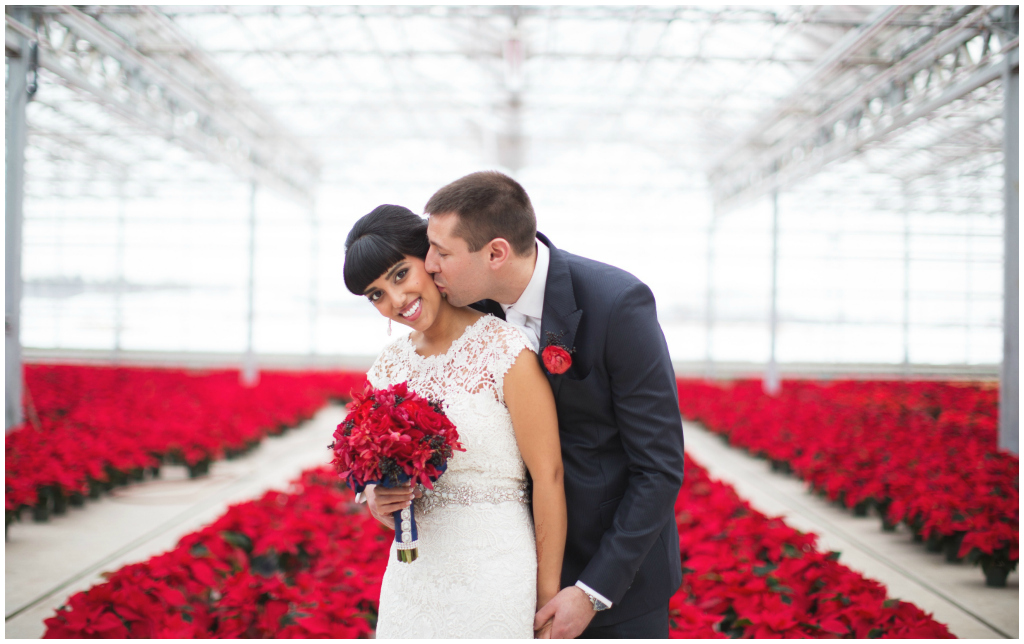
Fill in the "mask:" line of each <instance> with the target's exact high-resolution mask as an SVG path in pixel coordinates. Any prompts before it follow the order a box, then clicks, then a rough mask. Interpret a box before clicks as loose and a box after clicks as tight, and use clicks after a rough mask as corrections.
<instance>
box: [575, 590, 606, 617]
mask: <svg viewBox="0 0 1024 644" xmlns="http://www.w3.org/2000/svg"><path fill="white" fill-rule="evenodd" d="M576 587H577V588H579V589H580V590H582V591H583V594H584V595H586V596H587V599H589V600H590V604H591V606H593V607H594V612H597V611H602V610H608V609H609V608H611V607H610V606H609V605H608V604H606V603H604V601H603V600H601V599H600V598H598V597H597V596H596V595H594V593H592V592H590V591H589V590H588V589H586V588H582V587H580V586H579V585H577V586H576Z"/></svg>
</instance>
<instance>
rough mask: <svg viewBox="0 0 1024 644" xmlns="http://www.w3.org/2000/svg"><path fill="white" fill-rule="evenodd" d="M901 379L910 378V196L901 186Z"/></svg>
mask: <svg viewBox="0 0 1024 644" xmlns="http://www.w3.org/2000/svg"><path fill="white" fill-rule="evenodd" d="M903 377H904V378H909V377H910V194H909V190H908V188H907V186H906V185H904V186H903Z"/></svg>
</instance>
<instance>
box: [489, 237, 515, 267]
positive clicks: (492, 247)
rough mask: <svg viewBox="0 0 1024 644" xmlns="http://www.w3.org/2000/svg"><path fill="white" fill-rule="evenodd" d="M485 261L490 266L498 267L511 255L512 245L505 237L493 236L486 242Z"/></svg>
mask: <svg viewBox="0 0 1024 644" xmlns="http://www.w3.org/2000/svg"><path fill="white" fill-rule="evenodd" d="M486 250H487V263H488V264H489V265H490V267H491V268H500V267H502V266H504V264H505V262H507V261H508V260H509V258H511V257H512V245H511V244H509V243H508V240H507V239H504V238H502V237H495V238H494V239H492V240H491V241H489V242H487V246H486Z"/></svg>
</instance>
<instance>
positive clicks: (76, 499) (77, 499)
mask: <svg viewBox="0 0 1024 644" xmlns="http://www.w3.org/2000/svg"><path fill="white" fill-rule="evenodd" d="M68 505H70V506H71V507H73V508H80V507H82V506H84V505H85V495H84V494H82V493H81V492H72V493H71V494H70V495H68Z"/></svg>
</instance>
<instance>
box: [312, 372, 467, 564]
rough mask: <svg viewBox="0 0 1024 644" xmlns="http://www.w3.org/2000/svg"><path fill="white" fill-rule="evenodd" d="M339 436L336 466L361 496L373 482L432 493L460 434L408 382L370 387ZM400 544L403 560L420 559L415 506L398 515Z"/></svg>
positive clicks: (457, 447) (353, 405) (358, 398)
mask: <svg viewBox="0 0 1024 644" xmlns="http://www.w3.org/2000/svg"><path fill="white" fill-rule="evenodd" d="M348 410H349V411H348V415H347V416H346V417H345V420H344V421H342V422H341V424H340V425H338V429H337V430H336V431H335V432H334V443H333V444H332V445H331V448H332V449H333V450H334V461H333V463H334V466H335V467H336V468H337V470H338V475H339V476H341V478H343V479H346V480H347V481H348V483H349V485H350V486H351V487H352V489H354V490H355V491H357V492H361V491H363V489H364V488H365V487H366V486H367V485H369V484H371V483H374V484H377V485H381V486H383V487H395V486H397V485H404V484H406V483H410V482H412V483H420V484H422V485H423V486H424V487H426V488H428V489H433V487H434V486H433V481H436V480H437V478H438V477H439V476H441V474H443V473H444V471H445V470H446V469H447V468H448V459H449V458H450V457H451V455H452V453H453V452H454V451H456V450H458V451H465V450H464V449H463V447H462V444H461V443H459V432H458V431H457V430H456V429H455V425H453V424H452V423H451V421H450V420H448V416H446V415H445V413H444V410H443V409H442V408H441V403H439V402H431V401H429V400H427V399H425V398H423V397H422V396H419V395H418V394H416V393H415V392H412V391H409V386H408V384H407V383H405V382H401V383H398V384H395V385H391V386H390V387H388V388H386V389H372V388H367V389H366V390H365V391H364V392H363V393H362V394H358V395H356V396H355V397H354V398H353V400H352V402H351V403H349V406H348ZM394 515H395V542H396V543H397V544H398V558H399V560H400V561H405V562H411V561H414V560H415V559H416V522H415V518H414V517H413V510H412V507H411V506H410V507H409V508H407V509H405V510H401V511H399V512H395V513H394Z"/></svg>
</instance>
